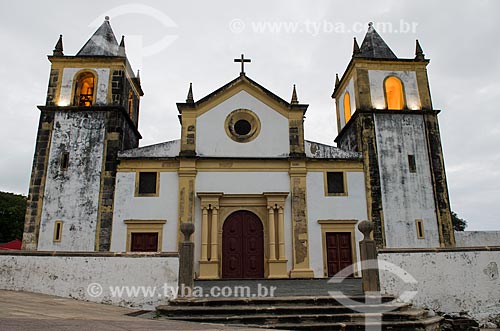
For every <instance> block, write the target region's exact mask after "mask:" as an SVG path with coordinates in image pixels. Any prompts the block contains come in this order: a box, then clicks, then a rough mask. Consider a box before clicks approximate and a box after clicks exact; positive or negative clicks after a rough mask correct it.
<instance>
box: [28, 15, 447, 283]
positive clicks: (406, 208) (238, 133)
mask: <svg viewBox="0 0 500 331" xmlns="http://www.w3.org/2000/svg"><path fill="white" fill-rule="evenodd" d="M49 60H50V61H51V63H52V69H51V73H50V79H49V88H48V93H47V101H46V104H45V105H44V106H39V107H38V108H39V109H40V122H39V127H38V135H37V142H36V148H35V157H34V161H33V170H32V177H31V182H30V191H29V197H28V208H27V214H26V222H25V231H24V237H23V247H24V249H28V250H40V251H83V252H91V251H112V252H175V251H177V250H178V244H179V242H180V240H181V235H180V224H181V223H182V222H191V223H194V225H195V229H196V230H195V233H194V234H193V235H192V238H191V240H192V241H194V243H195V272H196V275H195V276H196V277H197V278H199V279H218V278H287V277H292V278H311V277H316V278H320V277H331V276H333V275H335V274H337V273H338V272H339V271H340V270H343V269H345V268H347V269H346V270H347V273H348V274H352V275H355V276H359V275H360V274H359V270H356V268H355V267H354V266H353V264H355V263H356V262H357V261H359V251H358V248H357V247H358V242H359V241H360V240H361V238H362V235H361V233H360V232H359V231H358V230H357V224H358V223H359V222H360V221H362V220H366V219H368V220H370V221H372V222H373V224H374V226H375V231H374V239H375V240H376V242H377V245H378V246H379V247H392V248H407V247H450V246H454V236H453V230H452V225H451V212H450V204H449V198H448V191H447V183H446V174H445V169H444V161H443V154H442V149H441V141H440V134H439V127H438V120H437V114H438V113H439V111H438V110H435V109H434V108H433V106H432V102H431V97H430V91H429V85H428V78H427V73H426V66H427V64H428V63H429V61H428V60H427V59H425V58H424V54H423V52H422V50H421V48H420V45H419V44H418V41H417V48H416V55H415V58H412V59H400V58H397V57H396V56H395V55H394V53H393V52H392V51H391V50H390V48H389V47H388V46H387V44H386V43H385V42H384V41H383V40H382V38H381V37H380V35H379V34H378V33H377V32H376V31H375V29H374V28H373V26H371V25H370V26H369V28H368V32H367V34H366V36H365V38H364V40H363V42H362V44H361V46H359V45H358V44H357V42H356V40H355V41H354V49H353V54H352V59H351V61H350V63H349V65H348V67H347V69H346V71H345V73H344V74H343V75H342V77H341V79H339V78H338V77H337V79H336V82H335V89H334V92H333V95H332V97H333V98H334V100H335V104H336V111H337V126H338V132H339V135H338V137H337V138H336V142H337V146H330V145H325V144H321V143H317V142H313V141H309V140H307V139H305V137H304V118H305V113H306V111H307V108H308V105H307V104H302V103H300V102H299V101H298V97H297V92H296V90H295V87H294V88H293V91H292V98H291V100H290V101H289V102H288V101H286V100H284V99H282V98H281V97H279V96H277V95H275V94H274V93H272V92H271V91H270V90H268V89H266V88H265V87H263V86H262V85H260V84H259V83H257V82H256V81H254V80H252V79H250V78H249V77H248V76H247V75H246V74H245V72H244V63H245V61H247V60H246V59H244V57H243V56H242V57H241V59H238V60H237V61H239V62H241V66H242V69H241V73H240V74H239V76H238V77H236V78H235V79H234V80H232V81H231V82H229V83H227V84H226V85H224V86H222V87H220V88H219V89H217V90H215V91H214V92H213V93H211V94H209V95H207V96H205V97H203V98H201V99H199V100H195V99H194V97H193V91H192V87H191V86H190V88H189V92H188V96H187V99H186V101H185V102H182V103H177V108H178V112H179V121H180V124H181V134H180V139H178V140H173V141H167V142H162V143H159V144H155V145H151V146H144V147H138V146H139V140H140V139H141V135H140V133H139V131H138V118H139V101H140V98H141V97H142V95H143V92H142V88H141V82H140V78H139V75H138V74H134V72H133V71H132V69H131V67H130V64H129V63H128V60H127V57H126V53H125V42H124V39H123V38H122V40H121V42H120V43H118V42H117V40H116V37H115V35H114V33H113V31H112V29H111V26H110V23H109V19H106V20H105V22H104V23H103V24H102V26H101V27H100V28H99V29H98V30H97V31H96V32H95V34H94V35H93V36H92V37H91V38H90V39H89V41H88V42H87V43H86V44H85V45H84V46H83V47H82V49H81V50H80V51H79V52H78V53H77V54H76V55H75V56H67V55H64V53H63V47H62V38H60V39H59V41H58V43H57V44H56V47H55V49H54V52H53V55H52V56H49ZM235 61H236V60H235Z"/></svg>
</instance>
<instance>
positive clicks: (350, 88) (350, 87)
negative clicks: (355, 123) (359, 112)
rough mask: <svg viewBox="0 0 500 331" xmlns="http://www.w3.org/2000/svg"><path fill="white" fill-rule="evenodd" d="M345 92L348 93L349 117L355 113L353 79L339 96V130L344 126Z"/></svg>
mask: <svg viewBox="0 0 500 331" xmlns="http://www.w3.org/2000/svg"><path fill="white" fill-rule="evenodd" d="M346 92H348V93H349V98H350V100H351V115H353V114H354V112H355V111H356V95H355V94H354V79H353V78H351V79H350V80H349V83H347V86H346V88H345V89H344V91H342V93H341V94H339V107H340V111H339V116H340V127H341V128H343V127H344V126H345V124H346V123H345V113H344V109H345V105H344V95H345V93H346Z"/></svg>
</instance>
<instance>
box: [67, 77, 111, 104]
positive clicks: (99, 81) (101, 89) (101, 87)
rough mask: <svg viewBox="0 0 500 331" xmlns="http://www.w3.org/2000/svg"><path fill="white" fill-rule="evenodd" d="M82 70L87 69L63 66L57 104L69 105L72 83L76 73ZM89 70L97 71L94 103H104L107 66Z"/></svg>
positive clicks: (106, 86) (106, 93) (106, 87)
mask: <svg viewBox="0 0 500 331" xmlns="http://www.w3.org/2000/svg"><path fill="white" fill-rule="evenodd" d="M82 70H87V69H84V68H64V71H63V75H62V82H61V90H60V94H59V100H58V105H59V106H69V105H71V103H72V102H73V100H72V99H71V98H72V96H73V88H74V86H73V83H74V80H75V79H76V75H78V73H79V72H80V71H82ZM90 71H92V72H95V73H97V77H96V82H95V84H96V86H95V87H94V88H95V89H97V91H96V100H95V103H94V105H105V104H106V101H107V97H108V85H109V75H110V70H109V68H92V69H90Z"/></svg>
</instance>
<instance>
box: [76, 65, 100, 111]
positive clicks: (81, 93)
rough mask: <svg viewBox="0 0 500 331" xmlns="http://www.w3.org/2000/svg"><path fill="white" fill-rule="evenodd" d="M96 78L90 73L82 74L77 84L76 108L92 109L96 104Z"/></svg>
mask: <svg viewBox="0 0 500 331" xmlns="http://www.w3.org/2000/svg"><path fill="white" fill-rule="evenodd" d="M94 86H95V77H94V75H93V74H92V73H90V72H84V73H82V74H80V75H79V76H78V78H77V80H76V84H75V101H74V105H75V106H81V107H90V106H92V104H93V103H94Z"/></svg>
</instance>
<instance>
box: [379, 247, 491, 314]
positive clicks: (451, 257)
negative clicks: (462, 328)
mask: <svg viewBox="0 0 500 331" xmlns="http://www.w3.org/2000/svg"><path fill="white" fill-rule="evenodd" d="M378 259H379V263H381V262H383V261H387V262H390V263H391V264H394V265H396V266H398V267H400V268H401V269H403V270H404V272H407V273H408V274H409V275H410V276H411V277H413V278H414V279H415V280H416V282H417V283H415V284H410V283H409V282H406V284H405V282H404V281H402V280H401V278H402V277H401V276H400V273H398V272H390V271H381V272H380V285H381V290H382V292H383V293H385V294H391V295H396V296H399V295H400V294H401V293H403V292H405V291H417V293H416V296H415V297H414V298H413V299H412V300H411V302H412V303H413V304H414V305H415V306H418V307H425V308H430V309H433V310H434V311H438V312H446V313H460V312H467V313H468V314H470V315H471V316H472V317H474V318H475V319H477V320H479V321H487V320H488V319H491V318H494V317H496V318H498V314H499V313H500V301H499V298H500V278H499V272H498V267H499V266H500V248H499V247H497V248H496V249H495V250H493V249H492V250H470V249H462V250H460V249H456V250H438V249H436V250H434V251H432V250H430V251H421V252H418V251H415V252H409V251H407V252H405V251H404V250H403V251H401V252H384V250H382V252H379V255H378ZM404 277H406V278H408V276H403V278H404Z"/></svg>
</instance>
